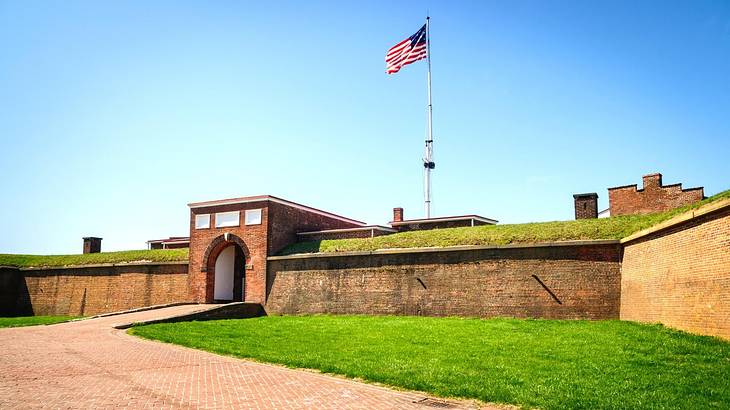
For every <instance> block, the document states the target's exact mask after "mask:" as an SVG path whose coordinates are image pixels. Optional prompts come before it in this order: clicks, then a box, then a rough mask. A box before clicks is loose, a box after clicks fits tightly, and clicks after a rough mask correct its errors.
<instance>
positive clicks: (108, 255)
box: [0, 248, 188, 268]
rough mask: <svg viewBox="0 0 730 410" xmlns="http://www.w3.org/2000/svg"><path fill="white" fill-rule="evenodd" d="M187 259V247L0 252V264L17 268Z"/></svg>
mask: <svg viewBox="0 0 730 410" xmlns="http://www.w3.org/2000/svg"><path fill="white" fill-rule="evenodd" d="M187 260H188V249H187V248H183V249H164V250H163V249H158V250H136V251H121V252H101V253H87V254H80V255H13V254H0V266H15V267H19V268H28V267H44V266H48V267H52V266H74V265H94V264H99V263H129V262H173V261H187Z"/></svg>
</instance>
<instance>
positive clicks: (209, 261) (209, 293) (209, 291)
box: [200, 233, 251, 303]
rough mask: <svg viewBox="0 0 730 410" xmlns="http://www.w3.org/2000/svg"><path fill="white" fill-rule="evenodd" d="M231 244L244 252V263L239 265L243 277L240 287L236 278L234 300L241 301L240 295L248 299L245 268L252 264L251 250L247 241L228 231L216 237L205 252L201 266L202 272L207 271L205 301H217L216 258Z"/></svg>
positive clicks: (242, 298)
mask: <svg viewBox="0 0 730 410" xmlns="http://www.w3.org/2000/svg"><path fill="white" fill-rule="evenodd" d="M229 246H235V247H237V248H238V249H239V250H240V252H241V254H242V258H243V261H242V265H243V266H240V267H238V268H239V269H240V270H241V271H242V277H241V278H240V279H241V283H240V287H239V288H238V289H237V288H236V285H235V280H236V279H234V299H233V300H234V301H239V298H238V296H240V301H244V300H246V297H245V287H244V286H245V283H246V281H247V278H246V276H247V269H245V266H246V265H250V264H251V252H250V251H249V249H248V247H247V246H246V243H245V242H244V241H243V239H241V238H240V237H238V236H236V235H234V234H231V233H228V234H223V235H220V236H217V237H215V238H214V239H213V240H212V241H211V242H210V244H209V245H208V247H207V248H206V249H205V253H204V254H203V264H202V266H201V269H200V270H201V272H204V273H205V285H206V286H205V301H206V303H212V302H214V301H215V297H214V289H215V263H216V259H218V256H219V255H220V253H221V252H223V250H224V249H226V248H228V247H229Z"/></svg>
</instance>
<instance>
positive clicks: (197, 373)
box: [0, 305, 472, 409]
mask: <svg viewBox="0 0 730 410" xmlns="http://www.w3.org/2000/svg"><path fill="white" fill-rule="evenodd" d="M199 309H201V306H190V305H188V306H176V307H169V308H164V309H158V310H151V311H146V312H137V313H129V314H124V315H118V316H110V317H105V318H97V319H90V320H84V321H79V322H71V323H63V324H58V325H51V326H34V327H25V328H10V329H0V346H2V353H1V354H2V356H1V357H2V359H0V408H3V409H7V408H23V409H28V408H39V407H43V408H64V409H66V408H109V407H131V408H206V409H207V408H211V409H212V408H252V409H266V408H276V409H295V408H296V409H299V408H316V409H386V408H387V409H392V408H399V409H409V408H431V409H433V408H434V407H446V406H448V407H450V408H468V407H470V406H471V405H472V404H471V403H466V402H449V403H446V402H442V401H438V402H434V401H433V400H434V399H431V398H428V397H427V396H424V395H423V394H419V393H410V392H398V391H394V390H390V389H386V388H382V387H378V386H373V385H368V384H365V383H358V382H355V381H351V380H343V379H339V378H336V377H331V376H326V375H322V374H317V373H313V372H309V371H302V370H291V369H286V368H283V367H278V366H271V365H266V364H259V363H254V362H250V361H245V360H239V359H234V358H230V357H224V356H218V355H215V354H211V353H206V352H202V351H198V350H193V349H187V348H184V347H179V346H173V345H168V344H163V343H158V342H152V341H147V340H142V339H138V338H136V337H134V336H130V335H127V334H126V333H125V332H124V331H123V330H117V329H114V328H113V327H112V326H114V325H118V324H123V323H128V322H133V321H141V320H149V319H154V318H160V317H165V316H171V315H178V314H184V313H189V312H192V311H195V310H199Z"/></svg>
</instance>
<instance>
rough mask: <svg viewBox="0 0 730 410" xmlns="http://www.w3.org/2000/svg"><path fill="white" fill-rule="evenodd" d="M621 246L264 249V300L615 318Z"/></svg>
mask: <svg viewBox="0 0 730 410" xmlns="http://www.w3.org/2000/svg"><path fill="white" fill-rule="evenodd" d="M620 255H621V249H620V245H619V244H617V243H616V244H603V245H598V244H591V245H574V246H552V247H541V246H535V247H512V248H496V249H481V250H468V251H465V250H460V251H430V252H400V253H382V254H373V255H357V256H339V257H319V258H311V257H310V258H301V257H295V258H290V259H281V258H270V260H269V276H270V290H269V296H268V299H267V303H266V310H267V312H269V313H270V314H296V313H347V314H403V315H428V316H448V315H459V316H477V317H491V316H514V317H545V318H588V319H617V318H618V317H619V303H620V302H619V297H620V264H619V262H620ZM533 275H535V276H533ZM538 279H539V280H538ZM541 282H542V284H544V285H545V286H546V287H548V288H549V289H550V291H551V292H552V293H553V294H554V295H555V297H556V298H557V299H558V300H559V301H560V302H558V301H556V300H555V299H554V298H553V296H551V294H550V293H549V292H548V291H547V290H546V289H545V288H544V287H543V285H542V284H541Z"/></svg>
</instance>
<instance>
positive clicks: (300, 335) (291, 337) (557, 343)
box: [130, 315, 730, 409]
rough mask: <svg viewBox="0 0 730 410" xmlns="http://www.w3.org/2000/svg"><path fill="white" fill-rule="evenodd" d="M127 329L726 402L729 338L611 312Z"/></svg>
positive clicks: (620, 404) (395, 377) (316, 359)
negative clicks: (605, 317)
mask: <svg viewBox="0 0 730 410" xmlns="http://www.w3.org/2000/svg"><path fill="white" fill-rule="evenodd" d="M130 332H131V333H133V334H135V335H139V336H142V337H145V338H150V339H157V340H161V341H165V342H170V343H176V344H181V345H184V346H189V347H193V348H199V349H203V350H208V351H211V352H215V353H220V354H226V355H233V356H238V357H244V358H252V359H255V360H259V361H264V362H272V363H279V364H283V365H286V366H290V367H301V368H311V369H319V370H321V371H323V372H327V373H336V374H342V375H346V376H349V377H356V378H362V379H365V380H370V381H374V382H381V383H385V384H388V385H391V386H398V387H402V388H406V389H412V390H420V391H425V392H430V393H433V394H436V395H439V396H446V397H463V398H474V399H480V400H483V401H486V402H500V403H512V404H517V405H521V406H525V407H540V408H543V409H563V408H688V409H699V408H728V407H730V382H728V381H729V380H730V343H727V342H724V341H721V340H719V339H715V338H711V337H705V336H694V335H690V334H686V333H682V332H678V331H674V330H670V329H666V328H664V327H662V326H659V325H641V324H637V323H632V322H621V321H597V322H592V321H580V320H573V321H562V320H520V319H488V320H480V319H462V318H423V317H403V316H326V315H317V316H270V317H262V318H256V319H245V320H219V321H208V322H187V323H171V324H155V325H148V326H140V327H134V328H132V329H130Z"/></svg>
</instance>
